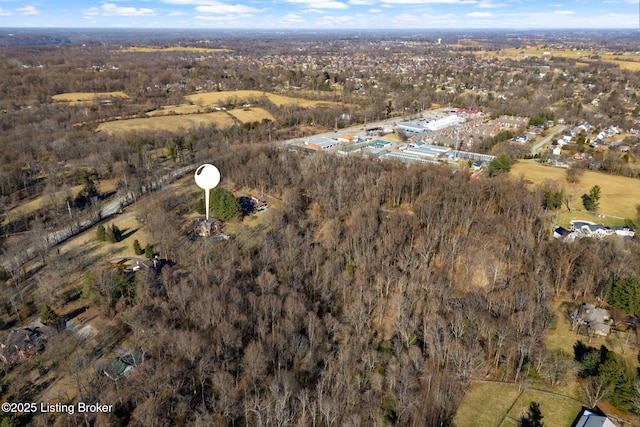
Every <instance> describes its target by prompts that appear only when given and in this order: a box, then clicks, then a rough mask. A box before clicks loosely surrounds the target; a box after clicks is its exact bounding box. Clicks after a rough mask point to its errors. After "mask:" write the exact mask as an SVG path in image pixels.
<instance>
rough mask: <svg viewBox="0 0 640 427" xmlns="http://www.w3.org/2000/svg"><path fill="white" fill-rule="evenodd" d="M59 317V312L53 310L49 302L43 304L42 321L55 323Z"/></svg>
mask: <svg viewBox="0 0 640 427" xmlns="http://www.w3.org/2000/svg"><path fill="white" fill-rule="evenodd" d="M58 319H59V316H58V314H57V313H56V312H55V311H53V309H52V308H51V307H50V306H49V304H45V305H43V306H42V310H40V321H41V322H42V323H44V324H45V325H46V324H49V323H55V322H57V321H58Z"/></svg>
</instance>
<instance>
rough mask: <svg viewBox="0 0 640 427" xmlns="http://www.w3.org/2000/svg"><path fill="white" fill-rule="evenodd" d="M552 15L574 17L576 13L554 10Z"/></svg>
mask: <svg viewBox="0 0 640 427" xmlns="http://www.w3.org/2000/svg"><path fill="white" fill-rule="evenodd" d="M553 13H555V14H556V15H574V14H575V13H576V12H575V11H574V10H556V11H555V12H553Z"/></svg>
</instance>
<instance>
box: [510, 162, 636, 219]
mask: <svg viewBox="0 0 640 427" xmlns="http://www.w3.org/2000/svg"><path fill="white" fill-rule="evenodd" d="M566 173H567V172H566V169H563V168H556V167H553V166H547V165H544V164H541V163H538V162H537V161H535V160H521V161H519V162H517V163H516V164H514V165H513V166H512V167H511V175H512V176H513V177H515V178H520V177H523V178H524V179H525V180H528V181H531V183H532V185H533V186H535V185H538V184H540V183H542V182H544V181H545V180H551V181H556V182H558V183H559V184H560V185H561V186H562V187H563V188H564V189H565V193H567V194H568V195H570V196H571V195H572V196H573V201H572V202H571V207H572V211H571V212H566V215H565V214H564V213H563V216H562V217H561V218H560V219H559V220H558V224H561V225H567V224H568V223H569V220H571V219H588V220H595V221H596V222H603V223H604V222H605V220H606V218H598V217H595V218H594V215H593V214H587V213H584V212H576V210H582V209H584V207H583V206H582V199H581V196H582V195H583V194H587V193H589V190H590V189H591V187H593V186H594V185H599V186H600V188H601V190H602V197H601V199H600V209H599V210H598V212H599V213H602V214H604V215H611V216H615V217H619V218H635V216H636V205H638V204H640V180H637V179H634V178H627V177H624V176H617V175H609V174H606V173H602V172H593V171H585V173H584V175H583V176H582V177H581V178H580V181H579V182H578V183H576V184H571V183H568V182H567V180H566ZM622 223H623V220H620V219H619V220H617V221H615V224H611V225H621V224H622Z"/></svg>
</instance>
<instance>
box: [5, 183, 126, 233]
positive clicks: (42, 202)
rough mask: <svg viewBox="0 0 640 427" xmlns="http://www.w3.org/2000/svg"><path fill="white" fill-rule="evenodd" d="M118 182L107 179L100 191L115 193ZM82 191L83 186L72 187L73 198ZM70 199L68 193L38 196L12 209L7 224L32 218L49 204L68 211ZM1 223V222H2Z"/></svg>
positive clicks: (100, 185)
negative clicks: (26, 217)
mask: <svg viewBox="0 0 640 427" xmlns="http://www.w3.org/2000/svg"><path fill="white" fill-rule="evenodd" d="M116 183H117V182H116V180H115V179H105V180H102V181H100V182H99V183H98V185H99V188H100V191H101V192H103V193H110V192H112V191H115V189H116ZM80 190H82V186H81V185H76V186H74V187H71V188H70V189H69V191H70V192H71V196H72V197H76V196H77V195H78V193H79V192H80ZM67 199H68V194H67V192H66V191H56V192H55V193H53V194H46V193H45V194H43V195H42V196H38V197H36V198H34V199H32V200H29V201H28V202H25V203H21V204H20V205H18V206H16V207H14V208H13V209H10V210H9V212H8V214H7V217H6V219H5V221H6V222H11V221H14V220H16V219H18V218H21V217H23V216H30V215H32V214H34V213H35V212H36V211H38V210H39V209H42V208H43V207H44V206H46V205H47V204H49V205H50V206H51V205H56V206H64V208H65V209H66V204H65V201H66V200H67ZM0 223H1V222H0Z"/></svg>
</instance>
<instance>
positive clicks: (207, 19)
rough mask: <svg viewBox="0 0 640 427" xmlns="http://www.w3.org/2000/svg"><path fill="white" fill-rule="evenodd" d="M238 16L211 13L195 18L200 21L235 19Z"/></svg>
mask: <svg viewBox="0 0 640 427" xmlns="http://www.w3.org/2000/svg"><path fill="white" fill-rule="evenodd" d="M239 17H241V16H238V15H222V16H218V15H216V16H212V15H206V16H203V15H198V16H196V17H195V19H197V20H200V21H236V20H237V19H238V18H239Z"/></svg>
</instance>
